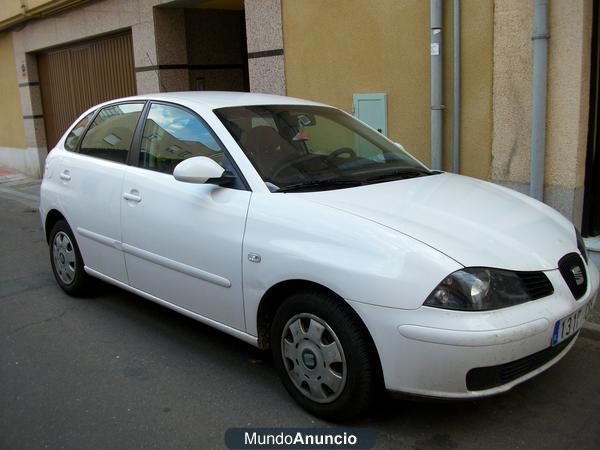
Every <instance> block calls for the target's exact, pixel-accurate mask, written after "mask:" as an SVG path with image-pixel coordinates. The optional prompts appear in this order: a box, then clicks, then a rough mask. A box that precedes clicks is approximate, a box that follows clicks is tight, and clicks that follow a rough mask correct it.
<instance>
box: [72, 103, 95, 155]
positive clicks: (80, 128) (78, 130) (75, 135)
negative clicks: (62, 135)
mask: <svg viewBox="0 0 600 450" xmlns="http://www.w3.org/2000/svg"><path fill="white" fill-rule="evenodd" d="M94 113H95V111H92V112H91V113H89V114H88V115H86V116H85V117H84V118H83V119H81V120H80V121H79V122H78V123H77V125H75V127H74V128H73V129H72V130H71V132H70V133H69V134H68V136H67V138H66V139H65V145H64V147H65V150H69V151H70V152H72V151H74V150H75V148H76V147H77V144H78V143H79V140H80V139H81V135H82V134H83V132H84V131H85V127H87V125H88V123H90V120H92V117H93V116H94Z"/></svg>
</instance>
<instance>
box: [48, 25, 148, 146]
mask: <svg viewBox="0 0 600 450" xmlns="http://www.w3.org/2000/svg"><path fill="white" fill-rule="evenodd" d="M38 72H39V76H40V88H41V91H42V106H43V108H44V124H45V126H46V139H47V142H48V148H49V149H51V148H52V147H54V145H55V144H56V142H57V141H58V140H59V139H60V137H61V136H62V134H63V133H64V132H65V130H66V129H67V127H68V126H69V125H70V124H71V123H72V122H73V120H75V118H77V116H79V115H80V114H81V113H82V112H83V111H85V110H86V109H87V108H89V107H90V106H93V105H95V104H96V103H100V102H103V101H106V100H111V99H114V98H117V97H125V96H128V95H135V94H136V88H135V72H134V65H133V47H132V44H131V33H122V34H118V35H111V36H106V37H102V38H98V39H94V40H90V41H86V42H82V43H78V44H76V45H71V46H68V47H62V48H59V49H54V50H48V51H44V52H40V53H38Z"/></svg>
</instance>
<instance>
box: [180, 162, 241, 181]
mask: <svg viewBox="0 0 600 450" xmlns="http://www.w3.org/2000/svg"><path fill="white" fill-rule="evenodd" d="M173 176H174V177H175V179H176V180H178V181H183V182H185V183H198V184H203V183H212V184H219V185H222V184H221V183H218V182H217V181H219V180H221V179H222V178H231V177H232V176H233V175H232V174H231V173H229V172H227V171H225V169H223V167H221V166H220V165H219V163H217V162H216V161H214V160H212V159H210V158H207V157H206V156H195V157H193V158H188V159H186V160H184V161H181V162H180V163H179V164H177V165H176V166H175V170H173Z"/></svg>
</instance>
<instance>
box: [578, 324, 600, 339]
mask: <svg viewBox="0 0 600 450" xmlns="http://www.w3.org/2000/svg"><path fill="white" fill-rule="evenodd" d="M581 336H583V337H586V338H588V339H594V340H596V341H600V324H597V323H594V322H585V323H584V324H583V327H582V328H581Z"/></svg>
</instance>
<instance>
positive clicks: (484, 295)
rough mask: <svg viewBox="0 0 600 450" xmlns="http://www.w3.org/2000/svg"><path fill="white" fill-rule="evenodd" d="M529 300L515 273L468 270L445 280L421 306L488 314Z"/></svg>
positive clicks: (473, 268)
mask: <svg viewBox="0 0 600 450" xmlns="http://www.w3.org/2000/svg"><path fill="white" fill-rule="evenodd" d="M530 300H533V298H532V297H531V296H530V295H529V294H528V293H527V288H526V287H525V285H524V282H523V280H522V279H521V277H519V275H518V274H517V273H515V272H511V271H508V270H500V269H486V268H482V267H469V268H466V269H462V270H458V271H456V272H454V273H452V274H450V275H448V276H447V277H446V278H444V279H443V280H442V282H441V283H440V284H438V285H437V287H436V288H435V289H434V290H433V292H432V293H431V294H429V297H427V300H425V303H423V304H424V305H425V306H434V307H436V308H444V309H455V310H460V311H487V310H490V309H499V308H505V307H507V306H513V305H518V304H519V303H524V302H528V301H530Z"/></svg>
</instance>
